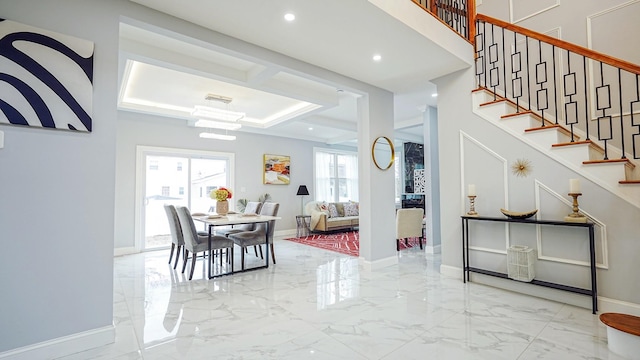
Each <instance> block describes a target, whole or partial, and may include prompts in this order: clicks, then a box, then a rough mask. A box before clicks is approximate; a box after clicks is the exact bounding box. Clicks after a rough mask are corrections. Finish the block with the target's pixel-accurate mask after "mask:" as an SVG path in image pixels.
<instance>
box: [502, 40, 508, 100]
mask: <svg viewBox="0 0 640 360" xmlns="http://www.w3.org/2000/svg"><path fill="white" fill-rule="evenodd" d="M504 46H505V41H504V28H502V79H503V80H504V98H505V99H506V98H507V56H506V51H505V48H504Z"/></svg>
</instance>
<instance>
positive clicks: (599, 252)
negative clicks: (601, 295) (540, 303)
mask: <svg viewBox="0 0 640 360" xmlns="http://www.w3.org/2000/svg"><path fill="white" fill-rule="evenodd" d="M542 191H544V192H546V193H547V194H549V195H551V196H552V197H554V198H555V199H557V200H558V201H560V202H561V203H563V204H565V205H566V206H567V214H569V213H570V212H571V209H572V208H573V204H572V202H571V201H569V199H568V197H567V196H563V195H561V194H559V193H557V192H555V191H553V190H552V189H551V188H550V187H549V186H547V185H545V184H543V183H542V182H541V181H539V180H537V179H536V180H535V200H536V209H539V210H538V218H540V219H544V216H543V212H542V201H541V196H540V195H541V192H542ZM580 212H581V213H583V214H584V215H585V216H586V217H587V219H588V220H589V221H590V222H592V223H594V224H595V226H594V233H595V242H596V244H595V246H596V267H598V268H600V269H608V268H609V260H608V258H609V256H608V250H607V249H608V244H607V226H606V225H605V224H604V223H603V222H602V221H600V220H598V219H597V218H595V217H594V216H593V215H591V214H589V213H588V212H586V211H584V209H582V208H581V209H580ZM536 227H537V229H536V232H537V244H538V245H537V247H538V249H537V250H538V259H539V260H546V261H554V262H559V263H565V264H572V265H580V266H589V262H588V261H580V260H575V259H567V258H563V257H558V256H552V255H548V254H545V253H544V248H543V243H544V239H543V238H542V231H541V228H542V226H541V225H537V226H536ZM585 241H587V242H588V241H589V239H588V238H586V239H585Z"/></svg>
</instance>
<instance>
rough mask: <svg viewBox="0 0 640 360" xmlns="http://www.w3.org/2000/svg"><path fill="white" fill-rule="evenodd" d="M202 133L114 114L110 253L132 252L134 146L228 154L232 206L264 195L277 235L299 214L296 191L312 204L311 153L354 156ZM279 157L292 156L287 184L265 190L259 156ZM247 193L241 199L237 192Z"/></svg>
mask: <svg viewBox="0 0 640 360" xmlns="http://www.w3.org/2000/svg"><path fill="white" fill-rule="evenodd" d="M200 132H202V129H199V128H194V127H188V126H187V125H186V124H185V121H184V120H175V119H168V118H163V117H156V116H151V115H143V114H137V113H131V112H125V111H120V112H119V114H118V131H117V154H116V189H117V191H116V207H115V209H116V210H115V213H116V215H115V239H116V240H115V247H116V248H129V247H133V246H134V235H135V234H134V225H135V224H134V199H135V166H136V164H135V161H136V146H137V145H145V146H159V147H168V148H180V149H192V150H207V151H220V152H231V153H234V155H235V171H236V172H235V179H234V182H235V185H234V189H232V190H234V191H235V192H234V198H233V204H232V205H233V206H235V202H236V201H237V199H241V198H246V199H249V200H258V198H259V197H260V195H262V194H264V193H269V194H270V195H271V197H272V200H271V201H274V202H278V203H280V209H279V212H278V215H279V216H281V217H282V219H281V220H278V222H277V223H276V231H283V230H295V216H296V215H298V214H299V213H300V197H299V196H297V195H296V192H297V191H298V185H301V184H304V185H307V188H308V189H309V193H310V194H311V195H309V196H305V198H304V200H305V202H307V201H310V200H312V199H313V194H314V179H313V147H326V148H334V149H340V150H350V151H354V152H355V151H357V149H355V148H348V147H345V146H338V145H335V146H329V145H326V144H323V143H317V142H315V143H314V142H309V141H303V140H296V139H289V138H281V137H274V136H263V135H257V134H251V133H244V132H236V133H235V135H236V136H237V139H236V140H235V141H222V140H210V139H201V138H200V137H199V136H198V134H199V133H200ZM265 153H267V154H280V155H289V156H291V184H290V185H265V184H263V183H262V167H263V164H262V158H263V157H262V155H263V154H265ZM243 187H244V188H246V192H245V193H242V192H241V191H240V189H241V188H243Z"/></svg>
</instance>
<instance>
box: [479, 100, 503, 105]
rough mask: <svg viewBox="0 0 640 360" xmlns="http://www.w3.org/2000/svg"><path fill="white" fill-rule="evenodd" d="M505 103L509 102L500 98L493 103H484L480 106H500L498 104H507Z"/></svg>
mask: <svg viewBox="0 0 640 360" xmlns="http://www.w3.org/2000/svg"><path fill="white" fill-rule="evenodd" d="M505 101H507V100H505V99H500V98H498V99H496V100H493V101H489V102H486V103H482V104H480V106H487V105H493V104H498V103H501V102H505Z"/></svg>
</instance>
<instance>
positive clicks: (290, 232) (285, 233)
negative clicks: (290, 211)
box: [273, 229, 296, 238]
mask: <svg viewBox="0 0 640 360" xmlns="http://www.w3.org/2000/svg"><path fill="white" fill-rule="evenodd" d="M295 236H296V229H284V230H277V231H274V232H273V237H274V238H276V237H295Z"/></svg>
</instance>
